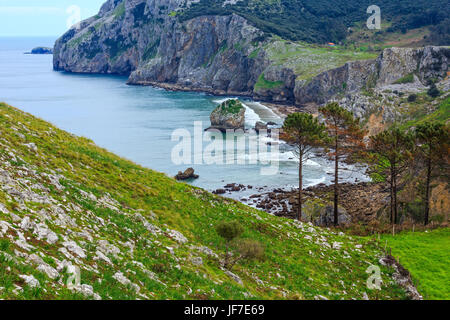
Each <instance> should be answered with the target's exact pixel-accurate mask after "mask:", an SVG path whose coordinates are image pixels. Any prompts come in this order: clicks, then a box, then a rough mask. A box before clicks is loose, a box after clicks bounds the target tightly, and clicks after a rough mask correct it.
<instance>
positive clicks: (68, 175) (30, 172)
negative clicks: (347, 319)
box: [0, 104, 404, 299]
mask: <svg viewBox="0 0 450 320" xmlns="http://www.w3.org/2000/svg"><path fill="white" fill-rule="evenodd" d="M0 131H1V136H0V178H2V177H3V178H2V179H5V178H4V177H5V176H6V177H9V179H12V180H13V182H11V180H9V182H7V183H6V184H5V183H4V184H3V185H2V186H1V188H0V209H1V210H0V298H4V299H17V298H19V299H20V298H26V299H62V298H66V299H67V298H76V299H79V298H80V299H81V298H83V296H82V295H81V294H78V293H73V292H71V291H69V290H68V289H67V288H66V287H65V285H64V283H65V279H66V278H67V277H68V275H67V274H66V271H65V270H66V269H65V268H61V261H63V260H67V261H70V263H73V264H74V265H78V266H80V267H81V283H82V284H88V285H91V286H92V287H93V289H94V291H95V292H96V293H97V294H99V295H100V296H101V297H102V298H103V299H111V298H112V299H134V298H144V299H145V298H149V299H183V298H185V299H195V298H208V299H244V298H252V297H254V298H260V299H276V298H306V299H312V298H314V296H316V295H322V296H325V297H328V298H330V299H341V298H345V299H350V298H356V299H361V298H362V297H363V294H364V292H367V294H368V295H369V297H370V298H375V297H379V298H385V299H386V298H400V299H401V298H404V292H403V290H402V289H400V288H399V287H398V286H397V285H395V284H394V283H393V282H392V280H391V275H392V270H390V269H386V268H385V267H382V272H383V283H384V286H383V289H382V291H381V292H374V291H370V290H368V289H367V288H366V280H367V277H368V274H366V273H365V270H366V269H367V267H368V266H369V264H378V258H379V256H380V254H381V250H380V249H377V248H376V247H374V244H373V243H372V242H371V241H370V240H368V239H364V238H353V237H349V236H346V235H344V234H336V233H334V232H333V231H331V230H327V229H320V228H315V227H311V226H309V225H306V224H305V225H300V226H298V225H297V224H296V223H295V222H293V221H290V220H286V219H280V218H277V217H273V216H270V215H268V214H266V213H263V212H260V211H257V210H254V209H251V208H249V207H247V206H244V205H242V204H239V203H237V202H234V201H231V200H226V199H223V198H221V197H218V196H214V195H212V194H209V193H207V192H205V191H203V190H201V189H198V188H194V187H192V186H189V185H186V184H181V183H177V182H176V181H175V180H173V179H171V178H168V177H166V176H165V175H163V174H161V173H157V172H154V171H152V170H149V169H145V168H143V167H140V166H138V165H135V164H133V163H132V162H130V161H127V160H124V159H122V158H119V157H118V156H115V155H114V154H111V153H109V152H107V151H105V150H103V149H101V148H99V147H97V146H95V145H94V144H93V143H92V141H90V140H88V139H85V138H78V137H75V136H73V135H71V134H69V133H66V132H64V131H61V130H59V129H57V128H55V127H53V126H52V125H50V124H48V123H47V122H44V121H41V120H39V119H36V118H34V117H32V116H31V115H28V114H26V113H23V112H21V111H19V110H17V109H14V108H12V107H10V106H7V105H5V104H0ZM30 142H33V143H35V144H36V146H37V152H34V151H31V150H30V148H29V147H27V146H26V145H25V144H26V143H30ZM53 169H54V170H53ZM47 174H50V175H51V176H50V177H51V178H49V176H47ZM58 175H59V176H58ZM55 179H56V180H59V183H57V182H55ZM6 181H8V178H6ZM8 184H9V188H8ZM11 187H13V189H15V190H19V191H20V192H19V193H21V195H22V196H24V202H23V203H20V202H18V201H17V200H18V197H17V196H14V197H11V196H10V195H9V193H10V194H13V193H12V191H11ZM58 188H59V189H60V190H58ZM30 194H32V195H34V196H35V197H39V196H41V197H43V198H44V199H47V200H49V201H47V202H46V201H37V200H35V201H30V200H29V199H27V198H29V195H30ZM89 194H90V195H89ZM42 202H43V203H42ZM2 204H3V208H2V206H1V205H2ZM5 209H6V210H5ZM140 215H141V216H142V217H143V218H141V217H140ZM25 216H28V217H30V219H31V221H32V222H35V223H38V222H40V223H43V224H46V225H47V227H48V228H50V229H51V230H53V231H54V232H55V233H56V234H57V235H58V238H59V239H58V241H57V242H56V243H55V244H48V243H47V242H46V240H45V239H42V238H41V237H38V236H37V234H36V233H35V232H33V229H32V228H31V229H29V228H28V229H27V228H24V229H21V227H20V224H21V220H22V219H23V218H24V217H25ZM144 220H145V221H147V222H148V223H150V224H152V225H154V226H155V227H158V228H160V229H161V232H160V233H151V232H150V231H149V229H150V230H151V229H152V228H150V227H149V225H147V227H145V226H144V222H143V221H144ZM230 220H237V221H240V222H241V223H242V224H243V225H244V227H245V233H244V237H246V238H252V239H257V240H259V241H260V242H261V243H262V244H263V245H264V246H265V248H266V249H265V259H264V260H263V261H258V262H246V263H242V264H240V265H238V266H236V267H235V269H233V272H234V273H236V274H238V275H239V276H240V277H241V278H242V280H243V283H244V285H243V286H241V285H239V284H238V283H236V282H234V281H233V280H231V279H230V278H229V277H228V276H227V275H226V274H225V272H224V270H222V269H221V267H220V264H219V261H218V259H217V258H214V257H208V256H206V255H205V254H204V253H201V252H200V251H198V250H197V249H194V248H193V246H208V247H209V248H211V249H212V250H214V251H215V252H216V253H217V254H219V255H220V256H222V255H223V252H224V244H223V242H222V241H221V239H220V238H219V237H218V235H217V234H216V232H215V230H214V226H215V225H216V224H217V223H219V222H220V221H230ZM22 222H23V220H22ZM2 225H3V228H4V226H5V225H7V226H9V227H7V228H6V229H7V230H6V232H5V230H3V231H2ZM170 230H178V231H180V232H182V233H183V234H184V236H185V237H186V238H187V239H188V242H187V243H179V242H177V241H175V240H174V239H172V237H169V236H168V235H169V233H170ZM86 233H87V234H86ZM309 237H311V238H309ZM20 239H22V242H20V241H18V240H20ZM99 240H107V241H108V242H109V244H111V245H114V246H116V248H117V249H119V253H118V254H114V252H113V251H114V250H113V251H110V252H106V255H107V257H108V258H109V259H110V260H111V262H112V263H111V264H108V263H106V262H104V260H101V259H100V260H98V258H96V255H98V254H97V251H98V250H99V248H100V246H99V242H98V241H99ZM24 241H25V242H26V243H27V245H31V246H32V247H31V248H30V247H29V248H28V249H23V248H21V247H20V246H19V244H22V246H23V242H24ZM66 241H75V242H76V244H77V245H78V246H80V248H81V249H82V250H84V252H85V254H86V257H82V256H77V254H76V253H75V252H74V251H71V250H70V247H68V249H69V251H68V252H67V251H64V248H63V246H64V243H65V242H66ZM334 242H341V243H342V249H333V248H331V247H327V246H328V245H330V246H332V245H333V243H334ZM356 244H361V245H362V248H361V249H358V248H356V247H355V245H356ZM130 247H133V250H131V249H130ZM66 249H67V248H66ZM172 250H173V254H172V253H170V252H171V251H172ZM32 253H36V254H38V255H39V256H41V257H42V258H43V259H44V261H45V262H46V263H47V264H48V265H49V266H51V267H53V268H55V269H57V270H58V271H59V277H58V278H57V279H56V280H51V279H50V278H48V276H46V275H45V274H44V273H43V272H40V271H37V270H36V267H35V266H32V264H31V262H29V261H28V258H27V257H28V255H30V254H32ZM192 257H202V258H203V262H204V264H203V265H201V266H196V265H194V264H193V263H192V262H191V258H192ZM58 266H60V267H59V268H58ZM118 271H121V272H122V273H123V274H124V276H125V277H127V278H128V279H129V280H130V281H131V282H132V283H134V284H136V285H137V286H138V287H139V289H140V292H139V294H137V293H136V291H135V289H133V288H132V287H131V285H122V284H119V283H118V282H117V281H116V280H115V279H114V278H113V275H114V274H115V273H117V272H118ZM151 272H154V274H151ZM30 274H31V275H33V276H34V277H35V278H36V279H38V280H39V282H40V287H39V288H34V289H32V288H30V287H28V286H26V285H25V284H24V281H23V280H22V279H20V278H19V275H30ZM152 278H153V279H152ZM58 279H59V280H58ZM155 279H156V280H155ZM16 286H20V287H22V288H23V289H24V290H23V291H20V290H19V291H17V290H16V292H14V289H15V288H16Z"/></svg>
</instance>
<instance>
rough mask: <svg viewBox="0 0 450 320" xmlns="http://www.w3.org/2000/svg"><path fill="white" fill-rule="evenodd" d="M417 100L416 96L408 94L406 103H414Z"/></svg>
mask: <svg viewBox="0 0 450 320" xmlns="http://www.w3.org/2000/svg"><path fill="white" fill-rule="evenodd" d="M416 100H417V95H416V94H410V95H409V96H408V102H414V101H416Z"/></svg>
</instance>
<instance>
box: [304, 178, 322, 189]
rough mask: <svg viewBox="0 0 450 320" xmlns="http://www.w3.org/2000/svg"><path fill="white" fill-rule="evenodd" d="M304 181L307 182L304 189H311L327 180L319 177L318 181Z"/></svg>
mask: <svg viewBox="0 0 450 320" xmlns="http://www.w3.org/2000/svg"><path fill="white" fill-rule="evenodd" d="M306 180H307V181H309V182H308V183H307V184H305V188H308V187H313V186H316V185H318V184H321V183H325V182H326V181H327V179H326V178H325V177H321V178H318V179H306Z"/></svg>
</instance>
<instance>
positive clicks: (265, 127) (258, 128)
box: [255, 121, 269, 133]
mask: <svg viewBox="0 0 450 320" xmlns="http://www.w3.org/2000/svg"><path fill="white" fill-rule="evenodd" d="M268 129H269V128H268V125H267V124H265V123H264V122H262V121H258V122H256V124H255V131H256V132H258V133H259V132H260V131H261V130H268Z"/></svg>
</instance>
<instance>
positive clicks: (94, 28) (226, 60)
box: [54, 0, 265, 94]
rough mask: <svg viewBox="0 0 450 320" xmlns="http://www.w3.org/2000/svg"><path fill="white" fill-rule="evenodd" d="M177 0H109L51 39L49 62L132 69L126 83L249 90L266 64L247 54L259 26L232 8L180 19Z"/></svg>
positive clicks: (74, 68)
mask: <svg viewBox="0 0 450 320" xmlns="http://www.w3.org/2000/svg"><path fill="white" fill-rule="evenodd" d="M181 5H182V3H180V2H179V1H174V0H152V1H145V0H134V1H117V0H115V1H114V0H110V1H108V2H107V3H105V4H104V5H103V7H102V9H101V10H100V13H99V15H98V16H96V17H93V18H91V19H88V20H86V21H84V22H83V23H82V24H81V28H80V29H79V30H75V29H72V30H70V31H69V32H67V33H66V34H65V35H64V36H62V37H61V38H60V39H59V40H58V41H57V42H56V45H55V58H54V68H55V69H56V70H65V71H69V72H88V73H117V74H126V75H129V74H131V75H130V79H129V83H130V84H154V83H170V84H172V85H176V86H179V87H183V86H185V87H189V88H190V89H198V90H204V91H211V92H216V93H223V94H227V93H237V94H251V92H252V88H253V85H254V83H255V82H256V80H257V77H258V75H259V74H260V73H261V71H262V70H263V68H264V66H265V62H264V57H263V56H256V57H254V58H249V55H250V54H251V53H252V52H253V51H255V50H256V49H257V47H258V46H259V45H260V43H259V42H258V41H257V39H258V38H260V37H262V36H263V33H262V32H261V31H259V30H258V29H256V28H254V27H252V26H250V25H249V24H248V23H247V21H246V20H245V19H243V18H242V17H240V16H237V15H229V16H205V17H198V18H195V19H192V20H189V21H187V22H185V23H180V22H178V19H177V18H176V17H175V16H174V15H175V14H174V13H175V12H176V10H177V9H178V8H179V7H180V6H181Z"/></svg>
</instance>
